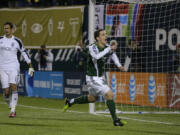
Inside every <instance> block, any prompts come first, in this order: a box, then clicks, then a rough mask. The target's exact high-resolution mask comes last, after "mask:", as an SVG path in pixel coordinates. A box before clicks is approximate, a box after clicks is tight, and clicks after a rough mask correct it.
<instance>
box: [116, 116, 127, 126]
mask: <svg viewBox="0 0 180 135" xmlns="http://www.w3.org/2000/svg"><path fill="white" fill-rule="evenodd" d="M126 124H127V122H126V121H124V120H121V119H119V118H118V119H117V120H115V121H114V126H124V125H126Z"/></svg>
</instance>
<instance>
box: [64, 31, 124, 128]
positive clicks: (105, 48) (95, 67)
mask: <svg viewBox="0 0 180 135" xmlns="http://www.w3.org/2000/svg"><path fill="white" fill-rule="evenodd" d="M94 38H95V40H96V43H94V44H92V45H90V46H89V52H88V60H87V75H86V82H87V86H88V91H89V94H88V95H86V96H80V97H78V98H74V99H66V100H65V106H64V108H63V112H65V111H66V110H67V109H68V108H69V107H71V106H72V105H74V104H85V103H92V102H95V101H96V100H97V98H98V96H99V95H103V96H104V97H105V98H106V104H107V107H108V109H109V111H110V114H111V116H112V119H113V124H114V126H123V125H125V124H126V123H127V122H126V121H124V120H121V119H119V118H118V117H117V116H116V108H115V103H114V101H113V92H112V90H111V89H110V87H109V86H108V85H107V84H105V80H104V77H103V75H104V65H105V56H107V57H109V58H112V60H113V61H114V63H115V64H116V66H117V67H118V68H119V69H120V70H121V71H125V69H124V67H123V66H122V65H121V63H120V62H119V59H118V57H117V55H116V53H115V50H116V48H117V44H116V43H112V44H111V45H108V44H107V35H106V32H105V30H103V29H100V30H97V31H96V32H95V33H94Z"/></svg>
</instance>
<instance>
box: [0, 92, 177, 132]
mask: <svg viewBox="0 0 180 135" xmlns="http://www.w3.org/2000/svg"><path fill="white" fill-rule="evenodd" d="M63 104H64V103H63V100H55V99H41V98H28V97H21V96H20V97H19V105H18V106H17V117H16V118H9V117H8V115H9V112H10V110H9V109H8V105H7V104H5V102H4V99H3V98H2V95H0V135H180V115H179V114H168V115H167V114H121V115H119V117H122V118H123V119H126V121H127V122H128V124H127V125H125V126H124V127H114V126H113V124H112V120H111V117H109V116H107V115H90V114H88V105H75V106H73V107H72V108H70V110H69V111H68V112H66V113H62V112H61V111H62V110H61V109H62V107H63Z"/></svg>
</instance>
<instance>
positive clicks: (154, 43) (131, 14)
mask: <svg viewBox="0 0 180 135" xmlns="http://www.w3.org/2000/svg"><path fill="white" fill-rule="evenodd" d="M93 1H94V0H93ZM94 9H95V10H94V12H93V14H94V26H93V25H92V27H94V28H93V30H97V29H101V28H102V29H105V30H106V32H107V35H108V37H109V38H108V43H109V44H111V43H112V42H116V43H117V44H118V48H117V50H116V53H117V55H118V57H119V59H120V62H121V63H122V65H124V66H125V67H126V69H127V72H120V71H119V69H118V68H117V67H116V66H115V65H114V63H113V62H112V61H109V62H108V63H107V65H106V66H105V69H104V70H105V72H106V80H107V83H108V85H109V86H110V88H111V89H112V91H113V93H114V100H115V103H116V109H117V112H119V113H125V112H130V113H134V112H135V113H145V112H148V113H149V112H154V113H155V112H158V113H164V112H166V113H180V74H179V72H180V45H178V44H180V1H179V0H96V2H94ZM90 12H91V11H90ZM90 14H91V13H90ZM90 27H91V26H90ZM90 112H97V113H98V112H99V113H105V112H108V111H107V107H106V104H105V100H104V98H103V97H99V102H97V103H96V104H95V107H94V106H93V107H92V106H90Z"/></svg>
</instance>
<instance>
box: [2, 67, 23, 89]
mask: <svg viewBox="0 0 180 135" xmlns="http://www.w3.org/2000/svg"><path fill="white" fill-rule="evenodd" d="M19 77H20V76H19V72H18V71H4V70H3V71H0V80H1V85H2V88H9V84H10V83H12V84H16V85H17V84H18V83H19Z"/></svg>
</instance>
